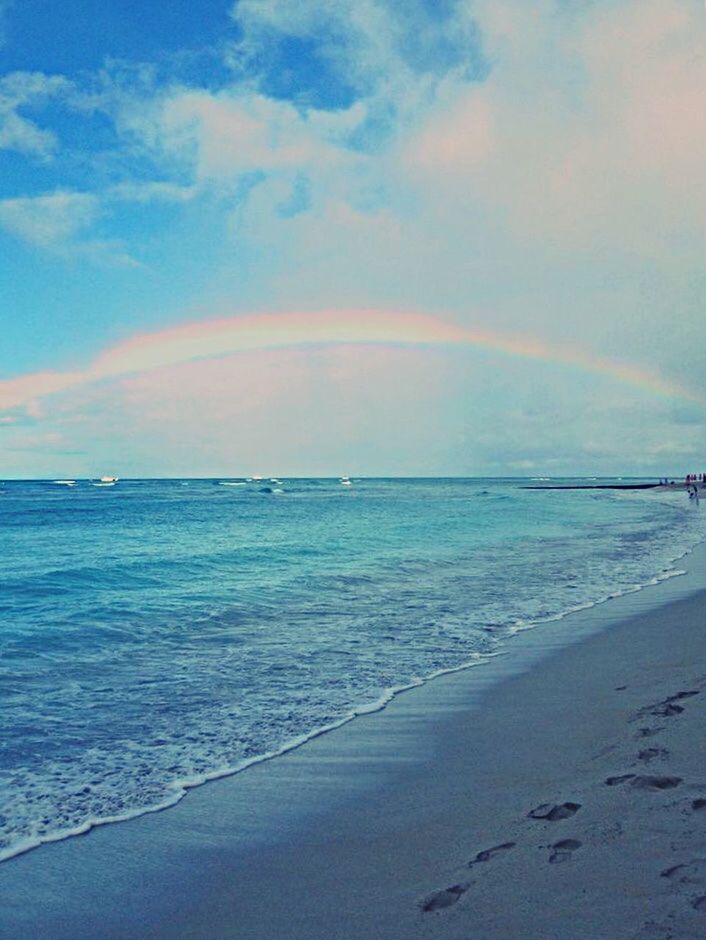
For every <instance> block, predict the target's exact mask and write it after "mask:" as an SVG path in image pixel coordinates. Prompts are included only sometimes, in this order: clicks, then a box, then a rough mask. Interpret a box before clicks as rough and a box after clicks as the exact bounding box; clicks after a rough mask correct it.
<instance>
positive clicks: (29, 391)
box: [0, 0, 706, 478]
mask: <svg viewBox="0 0 706 940" xmlns="http://www.w3.org/2000/svg"><path fill="white" fill-rule="evenodd" d="M0 69H1V73H0V478H17V477H20V478H21V477H35V478H36V477H50V478H79V477H94V476H98V475H101V474H111V475H117V476H122V477H142V476H226V475H227V476H238V475H246V474H247V475H250V474H256V473H259V474H262V475H279V476H285V475H291V476H293V475H302V476H304V475H321V476H329V475H339V474H351V475H364V474H365V475H402V476H413V475H424V476H435V475H469V476H482V475H511V476H524V475H526V476H552V475H554V476H557V475H566V474H577V475H596V476H599V475H608V474H626V475H627V474H636V475H651V476H657V477H661V476H663V475H675V474H680V475H681V474H683V473H685V472H687V471H691V472H700V471H702V470H706V466H704V465H706V343H705V342H704V339H705V333H706V316H705V315H704V309H703V304H704V296H705V294H706V291H705V288H706V264H705V262H706V237H705V236H706V231H705V220H706V183H704V178H703V172H704V169H703V168H704V166H706V107H704V97H703V96H704V91H703V90H704V88H706V7H705V5H704V3H703V0H536V2H533V3H528V2H527V0H296V2H291V0H236V2H234V0H150V3H147V4H146V3H144V2H140V3H138V2H137V0H124V2H122V3H120V4H117V3H105V2H104V0H66V2H65V3H61V4H58V3H56V2H54V0H0Z"/></svg>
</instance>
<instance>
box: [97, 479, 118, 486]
mask: <svg viewBox="0 0 706 940" xmlns="http://www.w3.org/2000/svg"><path fill="white" fill-rule="evenodd" d="M119 479H120V478H119V477H101V478H100V480H98V482H97V483H93V484H92V485H93V486H115V484H116V483H117V482H118V480H119Z"/></svg>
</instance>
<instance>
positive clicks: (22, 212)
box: [0, 190, 98, 250]
mask: <svg viewBox="0 0 706 940" xmlns="http://www.w3.org/2000/svg"><path fill="white" fill-rule="evenodd" d="M97 214H98V200H97V198H96V197H95V196H93V195H91V194H89V193H73V192H66V191H61V190H60V191H58V192H55V193H51V194H49V195H43V196H26V197H19V198H16V199H3V200H0V225H2V227H3V228H5V229H6V230H7V231H8V232H10V234H12V235H15V236H16V237H18V238H21V239H23V240H24V241H27V242H29V243H30V244H33V245H37V246H39V247H41V248H53V249H57V250H64V249H67V248H68V247H70V245H72V244H73V241H74V238H75V237H76V236H77V235H78V234H79V233H81V232H82V231H84V230H85V229H86V228H88V226H90V225H91V224H92V223H93V222H94V221H95V219H96V217H97Z"/></svg>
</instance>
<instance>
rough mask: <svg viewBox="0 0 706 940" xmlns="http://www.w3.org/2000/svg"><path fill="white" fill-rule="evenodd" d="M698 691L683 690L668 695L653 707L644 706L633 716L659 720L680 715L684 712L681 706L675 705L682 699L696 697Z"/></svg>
mask: <svg viewBox="0 0 706 940" xmlns="http://www.w3.org/2000/svg"><path fill="white" fill-rule="evenodd" d="M698 694H699V690H698V689H684V690H683V691H681V692H677V693H676V694H675V695H669V696H668V697H667V698H665V699H663V700H662V701H661V702H657V703H656V704H654V705H646V706H645V707H644V708H641V709H640V711H639V712H637V714H636V715H635V717H636V718H642V717H643V716H644V715H657V716H658V717H659V718H672V717H674V715H681V713H682V712H683V711H684V706H683V705H677V702H681V701H682V700H683V699H686V698H691V697H692V695H698Z"/></svg>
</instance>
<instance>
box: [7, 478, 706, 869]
mask: <svg viewBox="0 0 706 940" xmlns="http://www.w3.org/2000/svg"><path fill="white" fill-rule="evenodd" d="M54 482H56V481H54ZM538 488H540V489H541V488H542V487H538ZM546 488H547V489H551V488H552V487H546ZM529 489H532V487H529ZM701 544H704V545H706V539H705V540H704V542H703V543H701V542H698V543H696V545H695V546H693V547H692V548H691V549H688V550H687V551H686V552H684V553H683V554H682V555H679V556H677V557H676V558H674V559H672V560H671V561H670V562H669V565H670V567H669V568H664V569H663V570H662V571H660V572H657V573H656V574H654V575H652V576H651V577H650V579H649V580H648V581H645V582H644V583H640V584H636V585H634V586H632V587H629V588H625V589H624V590H621V591H616V592H613V593H611V594H607V595H605V596H602V597H599V598H597V599H596V600H593V601H587V602H584V603H581V604H578V605H576V606H575V607H571V608H569V609H567V610H564V611H561V612H560V613H558V614H554V615H552V616H549V617H546V618H543V619H539V620H531V621H527V622H526V623H522V624H521V625H520V624H519V623H518V624H514V625H511V626H509V627H508V630H509V632H508V633H507V635H506V636H505V637H504V642H505V643H507V642H509V643H510V644H512V642H513V639H514V638H515V637H516V636H517V635H518V634H520V633H524V632H525V631H529V630H535V629H536V628H537V627H539V628H541V627H543V626H544V625H545V624H548V623H554V622H558V621H562V620H565V619H567V618H570V617H572V616H574V615H576V614H578V613H581V612H583V611H588V610H592V609H593V608H595V607H599V606H601V605H603V604H608V603H610V602H612V601H615V600H617V599H618V598H621V597H625V596H629V595H632V594H636V593H638V592H640V591H645V590H649V589H650V588H652V587H655V586H656V585H658V584H661V583H662V582H664V581H668V580H670V579H672V578H680V577H683V576H685V575H686V574H687V573H688V572H687V571H685V570H683V569H681V568H678V567H676V565H677V563H678V562H680V561H682V560H683V559H685V558H688V557H689V556H690V555H691V554H692V552H693V551H694V550H698V548H699V546H700V545H701ZM512 650H513V647H512V645H510V648H509V649H506V648H502V649H500V650H498V651H497V652H494V653H487V654H475V656H476V658H475V659H472V660H465V661H464V662H462V663H460V664H459V665H456V666H450V667H446V668H440V669H437V670H435V671H434V672H432V673H430V674H429V675H425V676H422V677H415V678H413V679H412V680H411V681H409V682H407V683H404V684H401V685H395V686H390V687H388V688H386V689H384V690H383V692H382V694H381V695H380V696H379V698H378V699H376V700H374V701H371V702H366V703H363V704H360V705H352V706H351V708H350V709H349V711H348V712H346V714H345V715H343V716H341V717H340V718H336V719H334V720H333V721H331V722H330V723H328V724H326V725H323V726H321V727H317V728H314V729H312V730H311V731H309V732H307V733H305V734H303V735H301V736H300V737H298V738H294V739H293V740H290V741H286V742H285V743H284V744H283V745H282V746H281V747H279V748H277V749H276V750H274V751H268V752H266V753H264V754H258V755H255V756H254V757H250V758H246V759H244V760H242V761H241V762H240V763H238V764H236V765H234V766H232V767H225V768H219V769H216V770H213V771H210V772H208V773H204V774H201V775H199V776H197V777H192V778H188V779H182V780H178V781H175V782H174V783H173V784H171V785H170V787H169V789H170V790H171V791H173V792H172V795H170V796H168V797H166V798H165V799H164V800H163V801H162V802H160V803H158V804H155V805H152V806H143V807H137V808H135V809H131V810H128V811H126V812H125V813H124V814H122V815H118V816H105V817H99V818H92V819H88V820H86V821H85V822H84V823H82V824H81V825H79V826H77V827H76V828H74V829H70V830H62V831H59V832H56V833H49V834H47V835H45V836H43V837H41V838H37V839H34V840H31V841H28V842H27V841H26V842H21V843H18V844H17V845H14V846H12V847H11V848H9V849H6V850H0V865H2V864H3V863H5V862H8V861H11V860H12V859H14V858H17V857H19V856H20V855H25V854H26V853H28V852H33V851H35V850H37V849H40V848H41V847H42V846H45V845H51V844H53V843H55V842H63V841H64V840H66V839H73V838H76V837H78V836H83V835H87V834H88V833H89V832H92V831H93V830H94V829H97V828H99V827H102V826H112V825H115V824H119V823H125V822H131V821H132V820H135V819H141V818H142V817H143V816H149V815H151V814H153V813H162V812H165V811H166V810H169V809H171V808H173V807H174V806H176V805H177V804H178V803H180V802H181V801H182V800H183V799H184V798H185V797H186V796H187V795H188V794H189V792H190V791H191V790H194V789H196V788H198V787H202V786H204V785H206V784H209V783H213V782H215V781H218V780H223V779H226V778H228V777H234V776H236V775H237V774H240V773H243V772H244V771H246V770H248V769H249V768H250V767H253V766H256V765H257V764H263V763H268V762H269V761H272V760H275V759H276V758H279V757H283V756H285V755H286V754H288V753H289V752H290V751H295V750H297V749H298V748H300V747H303V746H304V745H306V744H307V743H308V742H309V741H313V740H314V739H316V738H318V737H321V736H322V735H326V734H330V733H331V732H333V731H336V730H338V729H339V728H342V727H344V726H345V725H347V724H348V723H349V722H351V721H354V720H356V719H357V718H361V717H363V716H365V715H372V714H376V713H377V712H380V711H383V710H384V709H385V708H387V707H388V705H389V704H390V703H391V702H393V701H394V700H395V699H396V698H397V697H398V696H399V695H403V694H405V693H407V692H410V691H413V690H414V689H418V688H420V687H422V686H424V685H427V684H428V683H430V682H434V681H436V680H437V679H440V678H442V677H443V676H446V675H451V674H453V673H456V672H463V671H465V670H467V669H472V668H475V667H476V666H485V665H487V664H488V663H489V662H490V661H491V660H492V659H494V658H495V657H496V656H505V655H508V654H510V655H512Z"/></svg>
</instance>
